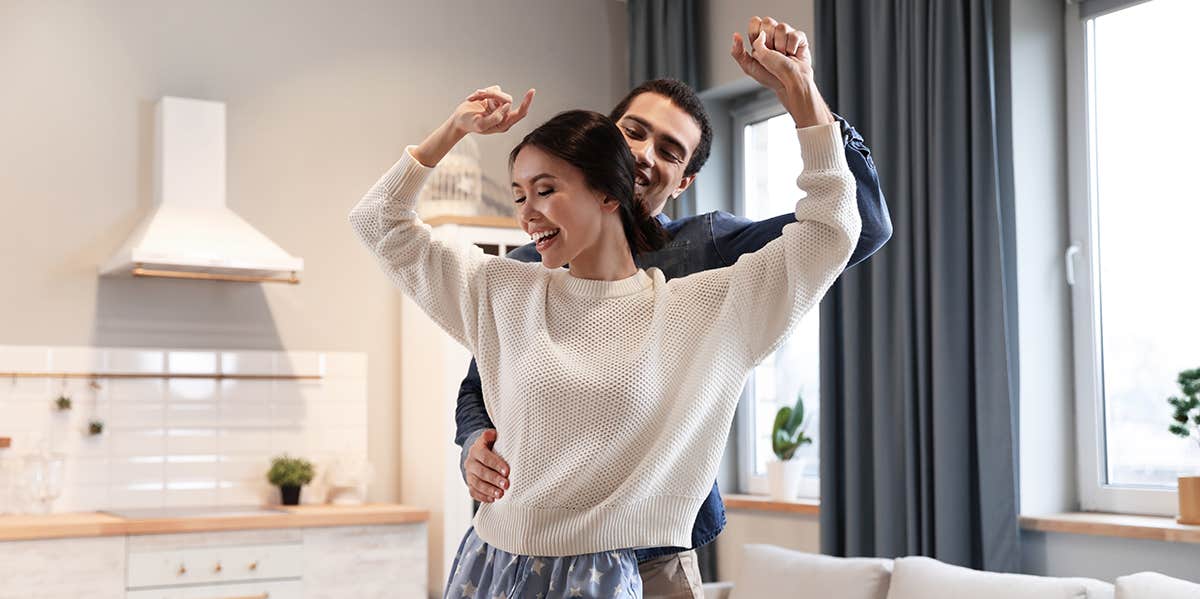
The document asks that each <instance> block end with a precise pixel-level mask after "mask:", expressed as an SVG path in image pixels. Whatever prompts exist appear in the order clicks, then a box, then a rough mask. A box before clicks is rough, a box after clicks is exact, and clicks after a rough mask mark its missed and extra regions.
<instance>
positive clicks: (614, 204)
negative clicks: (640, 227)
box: [600, 195, 621, 212]
mask: <svg viewBox="0 0 1200 599" xmlns="http://www.w3.org/2000/svg"><path fill="white" fill-rule="evenodd" d="M600 209H601V210H603V211H605V212H616V211H617V210H620V209H621V201H620V200H618V199H617V198H614V197H612V196H608V195H606V196H603V197H602V198H601V200H600Z"/></svg>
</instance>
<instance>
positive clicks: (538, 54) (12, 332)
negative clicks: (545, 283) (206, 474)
mask: <svg viewBox="0 0 1200 599" xmlns="http://www.w3.org/2000/svg"><path fill="white" fill-rule="evenodd" d="M624 11H625V6H624V5H623V4H620V3H617V2H615V1H589V2H559V1H556V0H509V1H506V2H501V3H486V2H474V1H468V0H457V1H441V2H417V1H403V2H401V1H396V0H355V1H354V2H337V3H335V2H317V1H294V0H254V1H253V2H241V1H234V0H228V1H199V0H196V1H173V2H159V1H153V0H138V1H134V0H129V1H122V2H100V1H77V2H58V1H50V0H30V1H27V2H26V1H19V0H0V77H2V78H0V90H2V91H0V132H3V133H2V134H0V135H2V137H0V139H2V140H3V142H2V143H0V165H2V166H0V203H2V204H0V205H2V206H3V212H2V213H0V214H2V216H0V273H3V279H2V280H0V344H13V345H26V344H27V345H106V346H155V347H206V348H264V349H277V348H286V349H304V350H331V351H363V352H367V354H368V355H369V367H370V381H369V408H368V409H369V422H370V425H369V426H370V429H369V453H370V458H371V460H372V461H373V462H374V463H375V464H376V465H377V466H378V467H379V468H378V469H379V472H380V476H379V480H378V483H377V484H376V486H375V487H374V489H373V491H372V493H371V495H372V499H375V500H396V499H398V498H399V497H400V489H399V480H400V478H399V472H398V467H397V464H398V460H397V456H398V451H399V447H400V441H399V438H398V437H399V430H400V419H401V414H400V411H399V403H398V401H397V392H398V389H399V380H398V375H397V373H398V368H397V365H398V364H399V361H400V360H401V359H402V358H403V356H401V355H399V352H398V339H399V337H398V335H399V333H400V331H399V330H398V322H399V320H398V312H397V310H398V306H399V302H398V299H399V298H398V296H397V294H396V292H395V291H394V290H393V289H392V288H390V287H389V286H388V284H386V282H385V281H384V278H383V276H382V275H380V274H379V273H378V271H377V270H376V267H375V266H374V264H373V263H372V261H371V260H370V259H369V257H368V255H367V254H366V252H364V251H363V250H362V249H361V248H360V247H358V245H357V242H356V241H354V239H353V238H352V236H351V234H350V229H349V226H348V225H347V224H346V213H347V211H348V210H349V208H350V206H351V205H353V203H354V202H355V201H357V200H358V198H359V196H360V195H361V194H362V193H363V192H364V191H365V190H366V189H367V188H368V187H369V186H370V185H371V184H372V183H373V182H374V181H375V179H376V177H377V176H378V175H379V174H380V173H381V172H382V171H383V170H384V169H386V168H387V167H388V166H389V165H390V164H391V163H392V161H394V160H395V159H396V158H397V157H398V156H399V153H400V152H401V150H402V148H403V147H404V145H405V144H407V143H416V142H417V141H419V140H420V138H421V136H422V135H423V134H424V133H425V132H426V131H427V130H428V129H430V128H431V127H432V126H434V125H435V124H436V123H437V122H440V120H441V119H442V118H444V117H445V115H446V114H448V113H449V111H450V110H451V109H452V108H453V105H454V103H455V102H456V101H457V99H459V98H461V97H463V96H464V95H465V94H466V93H468V92H470V91H472V90H474V89H475V88H476V87H479V86H482V85H486V84H490V83H500V84H503V85H504V86H506V87H508V88H510V89H513V90H516V89H521V90H524V89H525V88H527V87H538V88H539V92H540V93H539V95H538V99H537V101H536V103H535V105H534V108H533V111H532V112H531V114H530V117H529V119H528V122H527V123H526V124H524V125H522V126H519V127H517V128H516V129H515V130H514V131H513V132H512V133H510V134H509V135H507V136H498V137H495V138H489V139H484V140H482V141H481V143H480V145H481V148H482V150H483V153H484V156H485V159H484V169H485V174H486V175H487V176H489V177H491V178H493V179H496V180H499V181H504V180H505V178H506V173H505V154H506V153H507V148H509V147H511V145H512V144H513V143H515V140H516V139H518V136H519V135H520V134H522V133H524V132H526V131H528V130H529V128H531V127H532V126H533V125H534V124H536V123H538V122H540V121H542V120H544V119H546V118H548V117H549V116H550V115H552V114H554V113H555V112H557V111H559V110H563V109H566V108H573V107H587V108H594V109H601V110H607V109H608V108H609V107H610V106H611V104H612V103H614V102H615V101H616V100H617V99H618V98H619V96H620V95H621V94H622V93H623V92H624V91H625V84H626V77H627V74H626V73H627V69H626V58H625V57H626V34H625V16H624V15H625V13H624ZM168 94H169V95H180V96H190V97H198V98H208V99H215V100H222V101H224V102H226V103H227V111H228V202H229V204H230V206H231V207H232V208H233V209H234V210H235V211H237V212H238V213H239V214H241V215H242V216H243V217H244V218H246V219H247V220H249V221H250V222H251V223H253V224H254V225H255V226H256V227H258V228H259V229H260V230H262V231H263V232H265V233H266V234H267V235H269V236H270V237H272V238H273V239H274V240H275V241H277V242H278V243H280V244H281V245H282V246H283V247H284V248H286V249H287V250H289V251H290V252H292V253H294V254H297V255H300V256H302V257H303V258H304V259H305V261H306V270H305V272H304V274H303V277H302V278H303V281H304V282H303V283H302V284H301V285H299V286H297V287H290V286H288V287H284V286H267V285H239V284H216V283H193V282H172V281H162V280H158V281H140V280H139V281H134V280H129V279H104V280H101V279H99V278H98V277H97V276H96V267H97V265H98V264H99V263H100V261H101V260H103V259H104V258H107V257H108V255H109V253H110V252H112V251H113V250H115V249H116V247H117V245H118V244H119V242H120V241H121V240H122V239H123V238H124V237H125V235H127V234H128V232H129V231H130V229H131V228H132V227H133V226H134V224H135V223H136V222H137V221H138V219H139V218H140V217H141V215H142V214H143V213H144V212H145V210H146V209H147V208H148V207H149V206H150V205H151V202H152V198H151V191H150V187H151V181H152V173H151V152H152V144H151V135H152V127H153V103H154V101H155V100H156V99H157V98H158V97H159V96H161V95H168Z"/></svg>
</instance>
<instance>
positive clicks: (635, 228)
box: [508, 110, 667, 256]
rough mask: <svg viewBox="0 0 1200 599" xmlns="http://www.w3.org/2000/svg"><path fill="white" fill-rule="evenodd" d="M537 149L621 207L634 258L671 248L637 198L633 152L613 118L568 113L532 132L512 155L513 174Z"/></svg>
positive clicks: (509, 165)
mask: <svg viewBox="0 0 1200 599" xmlns="http://www.w3.org/2000/svg"><path fill="white" fill-rule="evenodd" d="M529 146H533V147H535V148H540V149H542V150H543V151H545V152H547V153H549V154H551V155H553V156H557V157H559V158H561V159H563V160H564V161H566V162H567V163H568V164H570V165H571V166H574V167H575V168H577V169H579V170H580V171H582V172H583V180H584V182H585V183H586V184H587V186H588V187H590V188H592V189H594V190H596V191H600V192H603V193H604V194H605V195H607V196H608V197H610V198H612V199H614V200H617V202H618V203H619V205H620V215H621V225H622V228H623V229H624V230H625V240H626V241H628V242H629V249H630V251H631V252H632V253H633V255H635V256H636V255H638V254H639V253H642V252H654V251H657V250H660V249H662V246H663V245H664V244H666V241H667V233H666V231H664V230H663V228H662V223H660V222H658V219H657V218H654V217H653V216H651V215H650V212H649V211H648V210H647V209H646V206H645V204H643V203H641V202H639V201H637V199H635V198H634V197H633V173H634V171H635V170H636V165H635V164H634V159H633V152H630V151H629V145H628V144H627V143H625V136H623V135H621V130H620V129H618V128H617V126H616V124H614V123H613V122H612V120H610V119H609V118H608V117H606V116H604V115H602V114H600V113H598V112H592V111H590V110H568V111H567V112H560V113H559V114H558V115H557V116H555V117H554V118H552V119H550V120H548V121H546V122H545V123H542V124H541V125H539V126H538V127H537V128H536V129H534V130H533V131H530V132H529V135H526V136H525V139H522V140H521V143H519V144H517V147H515V148H513V150H512V153H511V154H509V155H508V169H509V170H510V171H511V170H512V166H513V162H515V161H516V160H517V154H520V153H521V150H522V149H523V148H526V147H529Z"/></svg>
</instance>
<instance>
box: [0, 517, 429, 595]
mask: <svg viewBox="0 0 1200 599" xmlns="http://www.w3.org/2000/svg"><path fill="white" fill-rule="evenodd" d="M426 535H427V527H426V525H425V523H424V522H414V523H407V524H362V525H349V526H330V527H312V528H279V529H255V530H240V531H216V532H191V533H175V534H151V535H129V536H110V537H95V538H71V539H56V540H36V541H3V542H0V599H384V598H386V599H409V598H412V599H418V598H424V597H426V596H427V588H428V576H427V564H428V557H427V556H428V551H429V549H428V543H427V540H426Z"/></svg>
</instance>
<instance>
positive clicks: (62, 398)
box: [54, 394, 71, 412]
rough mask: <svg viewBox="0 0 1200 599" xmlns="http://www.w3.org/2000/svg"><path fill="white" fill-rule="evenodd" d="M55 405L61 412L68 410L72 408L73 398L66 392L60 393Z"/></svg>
mask: <svg viewBox="0 0 1200 599" xmlns="http://www.w3.org/2000/svg"><path fill="white" fill-rule="evenodd" d="M54 407H55V408H58V411H59V412H66V411H67V410H70V409H71V398H70V397H69V396H67V395H66V394H63V395H59V396H58V399H56V400H54Z"/></svg>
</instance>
